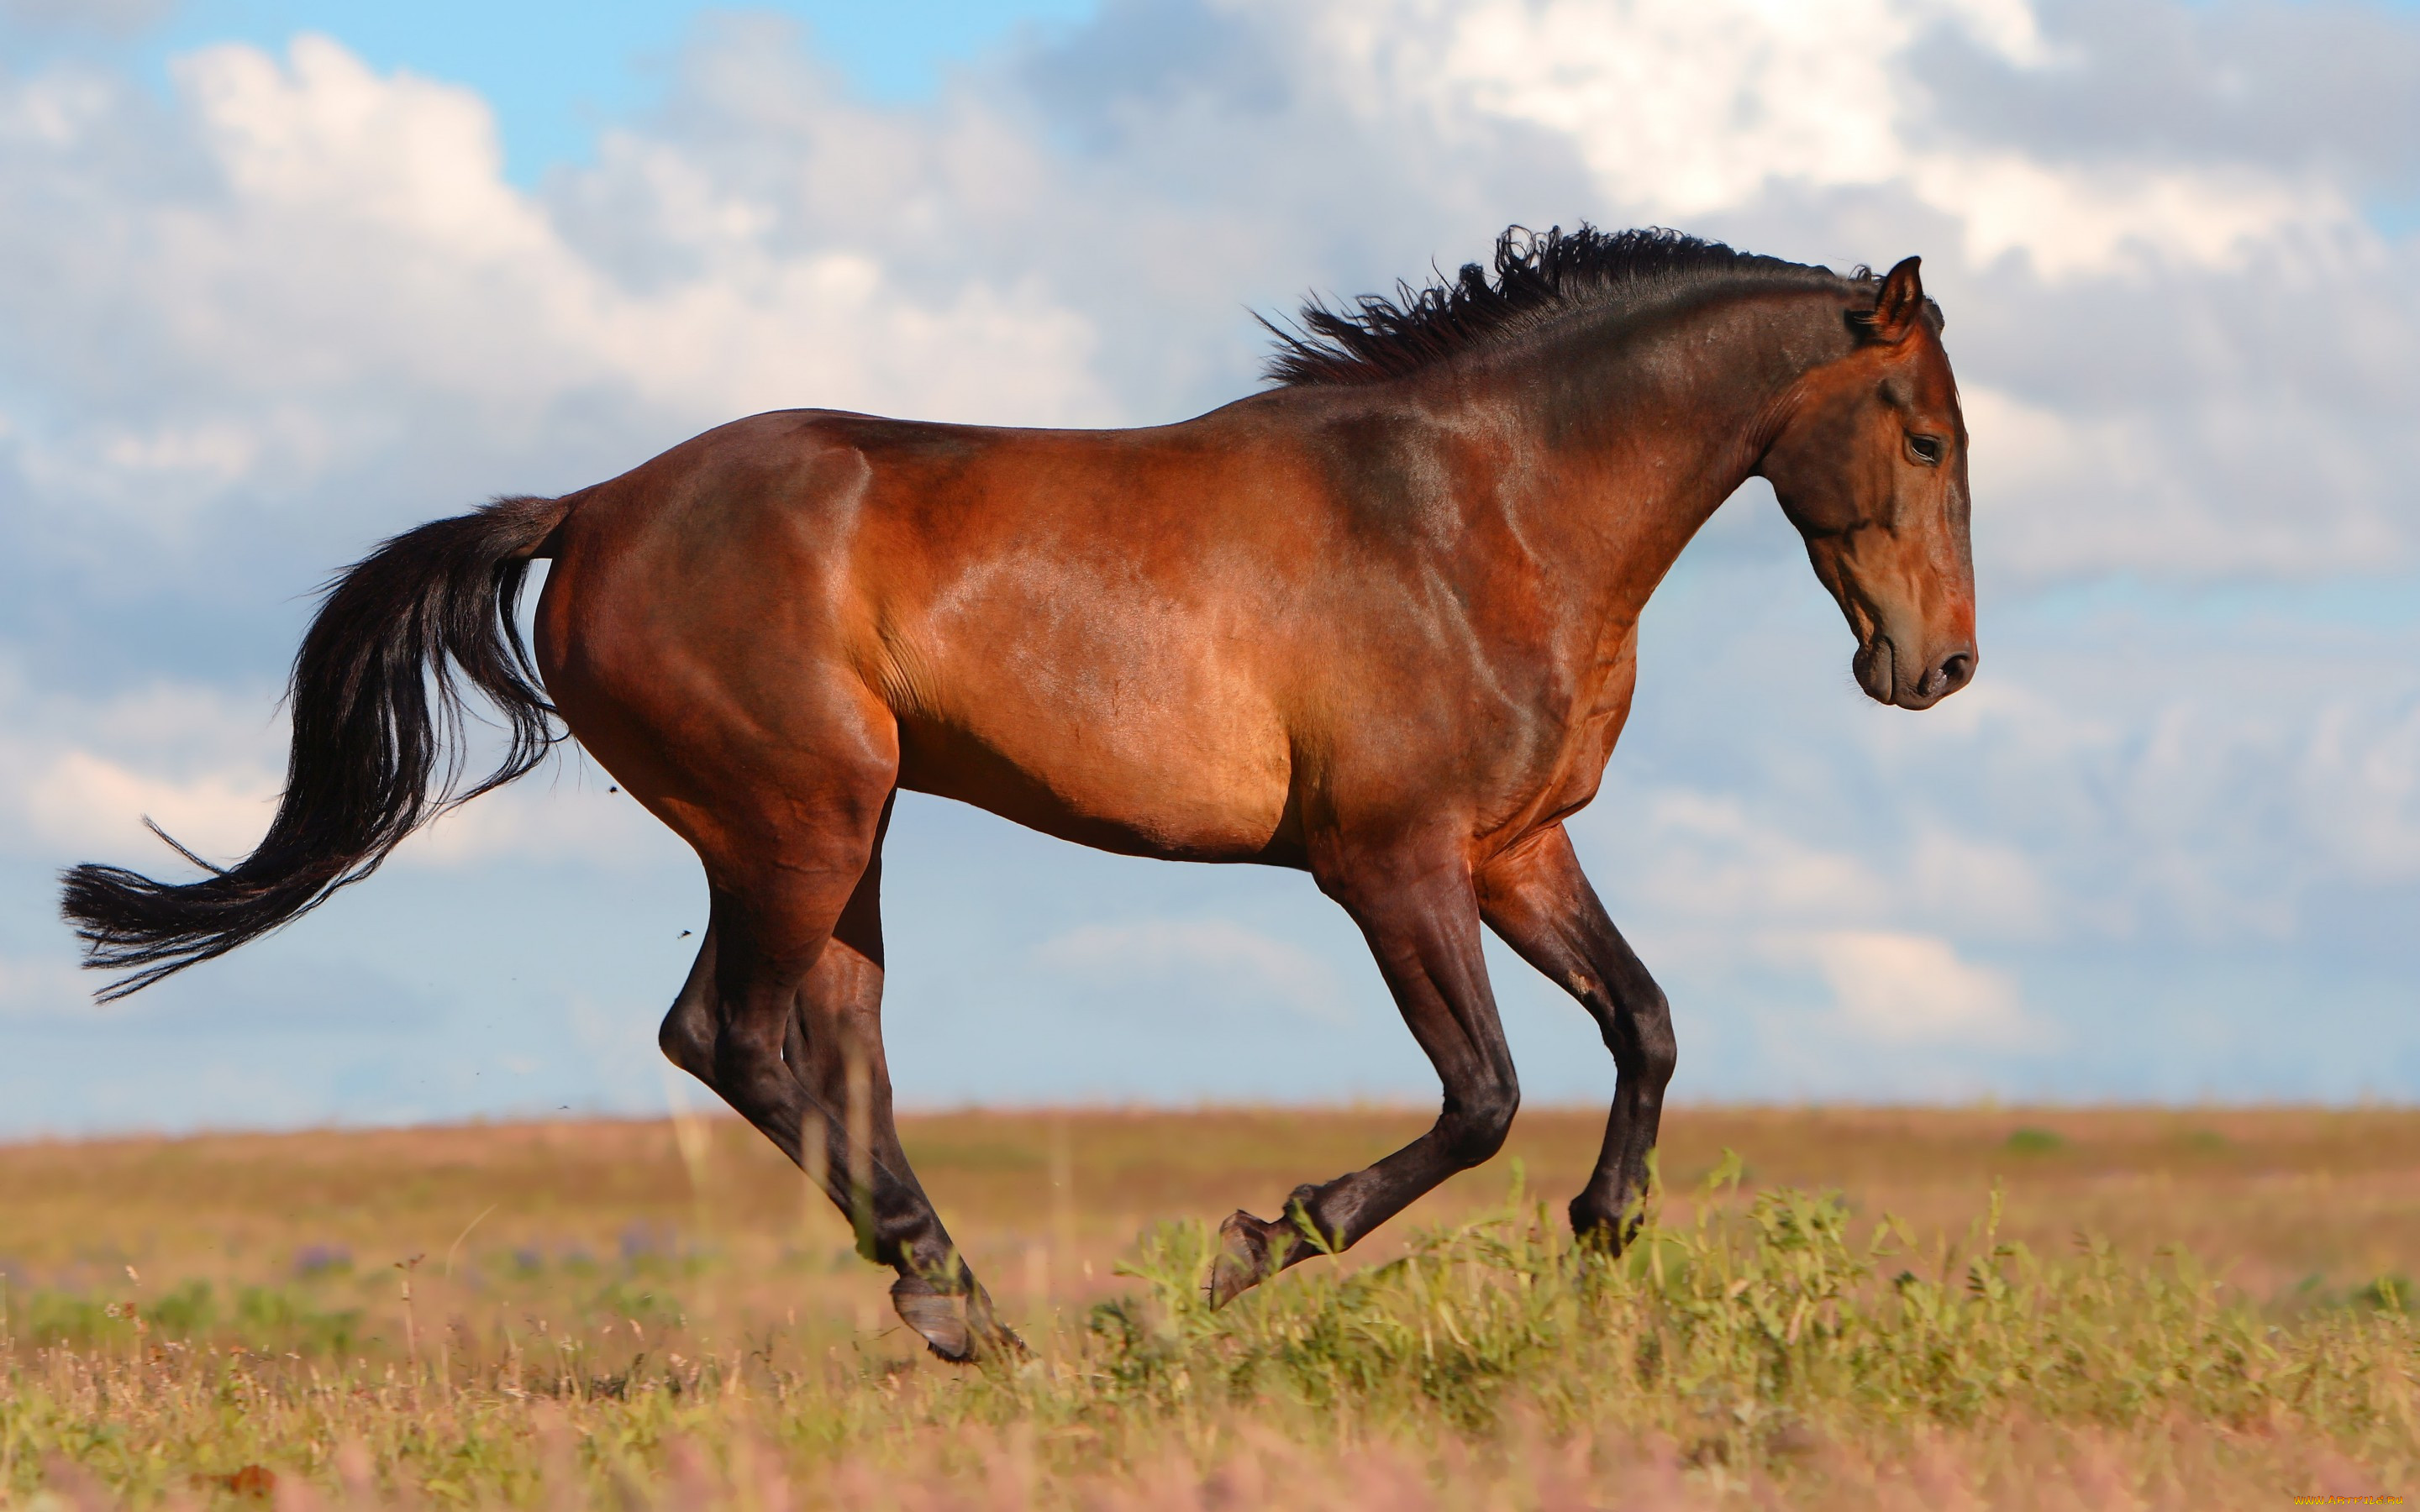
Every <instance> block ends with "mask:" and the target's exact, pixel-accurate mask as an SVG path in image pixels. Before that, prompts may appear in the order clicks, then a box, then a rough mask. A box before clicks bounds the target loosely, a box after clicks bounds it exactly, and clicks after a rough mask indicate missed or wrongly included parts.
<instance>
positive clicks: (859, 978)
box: [659, 804, 1023, 1361]
mask: <svg viewBox="0 0 2420 1512" xmlns="http://www.w3.org/2000/svg"><path fill="white" fill-rule="evenodd" d="M887 811H888V807H887V804H886V805H885V806H884V809H883V812H884V813H885V814H886V815H887ZM879 826H880V821H879V820H876V821H875V822H874V823H872V824H869V825H865V826H863V827H864V828H865V829H868V830H871V831H873V833H871V834H861V835H858V836H856V837H855V842H854V844H845V843H834V842H835V841H845V840H846V839H847V838H849V826H846V825H835V826H834V832H833V833H828V834H826V835H825V836H824V837H823V842H822V843H820V844H817V843H809V844H806V845H803V846H799V845H794V846H792V847H789V852H790V859H789V860H788V861H787V862H786V863H785V864H781V865H773V866H766V867H761V868H748V869H745V870H744V871H741V870H739V869H734V868H728V867H723V868H714V867H711V865H710V870H716V871H721V872H723V874H724V875H725V876H726V877H729V876H731V875H732V874H733V873H734V872H735V871H737V872H738V874H739V875H742V876H745V877H746V878H747V879H748V880H747V881H745V882H743V883H742V884H740V885H738V886H730V885H727V884H725V885H718V886H717V887H715V888H714V894H713V915H712V918H711V919H710V921H709V922H708V924H707V928H706V938H705V940H704V941H703V942H702V943H701V945H700V947H699V950H698V959H697V963H696V964H695V965H694V966H693V967H692V968H691V970H690V979H689V981H688V983H687V985H685V986H684V988H683V989H682V992H681V994H680V996H679V997H678V998H677V999H675V1002H674V1004H673V1008H672V1011H670V1012H669V1013H668V1014H667V1015H666V1017H665V1020H664V1025H663V1029H662V1031H661V1034H660V1036H659V1042H660V1043H661V1045H662V1047H663V1050H664V1053H665V1054H666V1055H667V1056H668V1057H670V1058H671V1059H672V1060H673V1062H674V1063H675V1065H678V1066H680V1067H681V1068H682V1069H684V1070H686V1071H688V1072H690V1073H691V1074H693V1075H696V1076H697V1077H698V1078H699V1079H700V1080H702V1081H704V1082H705V1083H706V1085H707V1086H709V1087H711V1088H714V1089H715V1091H716V1092H718V1093H720V1094H721V1097H722V1099H723V1101H725V1102H726V1103H730V1104H731V1106H732V1107H733V1108H734V1109H736V1110H737V1112H738V1113H739V1114H740V1115H741V1116H742V1117H743V1118H745V1119H748V1120H749V1122H751V1123H752V1124H754V1125H755V1126H756V1128H757V1129H758V1131H759V1132H761V1133H762V1134H765V1136H766V1137H767V1138H768V1139H770V1140H772V1142H773V1143H774V1145H775V1146H776V1148H778V1149H781V1150H782V1152H783V1154H785V1155H787V1156H789V1157H790V1159H791V1160H792V1161H794V1162H797V1163H799V1165H800V1166H801V1167H802V1168H806V1169H809V1170H810V1171H814V1173H815V1174H817V1175H819V1176H820V1179H821V1180H822V1182H823V1186H824V1190H825V1193H826V1195H827V1196H830V1198H831V1200H832V1202H833V1204H834V1205H835V1206H836V1207H838V1208H839V1209H840V1211H842V1212H843V1213H844V1214H845V1215H846V1216H847V1217H848V1218H849V1220H850V1222H851V1225H852V1227H853V1228H854V1229H855V1230H856V1232H857V1238H858V1247H859V1250H860V1252H861V1253H862V1254H864V1255H865V1256H866V1257H868V1258H870V1259H874V1260H876V1261H878V1262H879V1263H882V1264H885V1265H889V1266H891V1267H892V1269H894V1270H896V1271H897V1272H898V1273H899V1280H898V1282H897V1283H896V1284H895V1285H894V1286H893V1287H892V1305H893V1306H894V1308H896V1310H897V1311H898V1313H899V1315H900V1317H901V1319H904V1320H905V1321H906V1322H907V1324H908V1325H909V1326H910V1327H913V1328H914V1329H915V1330H916V1331H917V1333H918V1334H919V1335H922V1336H923V1339H924V1341H925V1342H926V1344H927V1345H929V1346H930V1347H931V1349H932V1350H933V1351H934V1353H936V1354H938V1355H939V1356H941V1357H942V1358H944V1359H948V1360H955V1361H965V1360H972V1359H985V1358H993V1357H1014V1356H1016V1355H1017V1354H1019V1353H1021V1352H1022V1350H1023V1346H1022V1345H1021V1344H1019V1343H1018V1342H1017V1340H1016V1335H1013V1334H1011V1333H1009V1332H1008V1330H1007V1329H1005V1328H1003V1327H1001V1325H1000V1324H999V1322H998V1321H997V1319H995V1318H994V1316H993V1312H992V1307H991V1301H990V1298H989V1296H988V1295H987V1294H986V1293H985V1291H984V1289H983V1288H982V1285H981V1284H980V1283H979V1282H978V1281H976V1279H975V1277H974V1274H973V1273H972V1271H971V1270H970V1269H969V1268H968V1266H967V1264H966V1262H965V1260H964V1259H963V1258H962V1257H960V1256H959V1255H958V1252H957V1248H956V1246H955V1244H954V1242H952V1241H951V1239H950V1236H949V1231H948V1230H947V1228H945V1227H943V1226H942V1223H941V1220H940V1216H939V1213H937V1212H936V1211H934V1209H933V1205H932V1202H931V1200H930V1199H929V1198H927V1197H926V1196H925V1195H924V1191H923V1186H922V1184H921V1183H919V1182H918V1181H917V1180H916V1178H915V1175H914V1173H913V1171H912V1170H910V1169H909V1168H908V1165H907V1158H906V1155H905V1153H904V1152H903V1151H902V1150H901V1149H900V1147H899V1141H898V1134H897V1132H896V1130H895V1128H894V1127H893V1126H892V1119H891V1111H890V1103H891V1094H890V1085H889V1076H888V1072H887V1069H886V1068H885V1066H884V1062H883V1060H882V1057H881V1055H880V1023H879V1016H878V1015H879V1004H880V991H881V973H880V961H881V943H880V934H879V922H878V917H877V916H876V915H875V911H874V899H875V896H876V889H878V887H879V872H878V868H877V867H876V865H875V864H874V856H875V855H876V847H877V844H878V837H879ZM801 851H804V852H806V853H807V854H804V855H801V854H799V853H800V852H801ZM818 853H819V854H818ZM861 897H862V899H863V902H862V903H860V902H859V900H860V898H861ZM866 919H871V920H872V921H873V925H874V928H873V932H872V933H871V934H870V935H869V934H868V933H866V931H865V930H864V928H863V927H862V924H861V920H866ZM818 1030H821V1031H822V1032H820V1033H819V1032H818ZM869 1040H870V1046H869V1044H868V1041H869ZM817 1041H821V1044H822V1046H823V1047H825V1048H824V1049H823V1050H822V1051H821V1052H819V1051H818V1049H817V1048H816V1046H817ZM853 1094H854V1095H853ZM817 1145H819V1146H820V1151H819V1152H818V1151H817V1149H816V1146H817ZM817 1166H820V1167H821V1169H820V1170H819V1171H816V1170H815V1168H816V1167H817Z"/></svg>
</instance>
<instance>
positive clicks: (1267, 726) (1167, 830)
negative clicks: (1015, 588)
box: [898, 602, 1293, 860]
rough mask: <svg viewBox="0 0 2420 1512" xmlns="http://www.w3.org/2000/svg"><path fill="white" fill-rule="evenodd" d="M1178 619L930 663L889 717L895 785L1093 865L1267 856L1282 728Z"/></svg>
mask: <svg viewBox="0 0 2420 1512" xmlns="http://www.w3.org/2000/svg"><path fill="white" fill-rule="evenodd" d="M1092 607H1093V608H1094V609H1103V608H1105V607H1108V606H1103V605H1102V604H1100V603H1098V602H1095V604H1094V605H1093V606H1092ZM1187 618H1188V617H1187V616H1182V615H1168V614H1165V613H1159V614H1142V613H1134V614H1124V615H1121V614H1117V613H1114V612H1110V613H1106V614H1102V615H1100V616H1098V617H1097V618H1095V617H1094V616H1087V620H1088V622H1091V623H1087V624H1084V625H1059V626H1052V625H1048V624H1047V623H1043V624H1037V623H1036V622H1033V621H1027V622H1026V625H1027V628H1026V629H1025V630H1024V631H1023V632H1021V633H1019V634H1016V635H1014V636H1008V637H1003V638H1002V639H1001V640H998V641H992V642H985V641H982V640H977V641H975V642H974V644H975V645H977V646H979V647H980V648H981V649H980V652H979V654H976V655H971V656H936V657H933V658H931V661H930V662H929V663H928V665H929V666H930V669H931V670H930V672H929V673H928V675H927V676H926V677H925V678H924V679H923V681H924V682H925V683H926V685H927V687H926V689H925V692H924V695H923V696H922V697H918V698H915V699H913V700H903V701H902V702H904V703H907V707H901V708H899V711H898V712H899V718H900V785H901V786H903V787H906V788H908V789H910V790H913V791H916V792H923V793H934V794H939V795H942V796H945V797H953V798H958V799H961V800H963V801H966V802H969V803H972V804H975V805H977V806H978V807H981V808H985V809H988V810H991V811H993V812H995V813H999V814H1001V815H1002V816H1003V817H1005V818H1008V819H1012V820H1015V821H1016V822H1017V823H1019V824H1022V825H1028V826H1030V827H1032V828H1034V829H1038V830H1041V831H1043V832H1044V833H1046V834H1051V835H1057V836H1060V837H1062V838H1063V839H1067V840H1072V841H1078V842H1080V843H1083V844H1087V845H1093V846H1096V847H1099V848H1101V849H1104V850H1112V851H1120V852H1125V853H1128V854H1132V855H1139V856H1165V857H1170V858H1177V859H1192V860H1243V859H1249V858H1252V857H1255V856H1263V855H1264V854H1265V853H1267V852H1268V851H1269V850H1270V848H1271V847H1272V845H1273V844H1274V843H1279V842H1280V841H1281V839H1282V830H1283V827H1284V825H1285V820H1286V814H1287V795H1288V790H1289V784H1290V781H1291V776H1292V766H1293V763H1292V760H1291V756H1290V749H1289V745H1288V741H1287V737H1286V732H1285V727H1284V724H1283V722H1282V720H1281V719H1280V717H1279V714H1278V711H1277V709H1276V707H1275V704H1274V702H1273V701H1272V700H1271V699H1270V698H1269V697H1268V696H1267V694H1266V692H1265V691H1264V689H1263V688H1262V687H1260V686H1259V684H1258V680H1257V679H1256V678H1255V677H1253V676H1252V675H1251V672H1250V669H1249V665H1247V664H1246V663H1245V662H1244V660H1243V659H1242V658H1241V657H1240V656H1229V655H1222V651H1226V650H1233V649H1235V648H1234V647H1233V642H1231V641H1225V640H1223V638H1221V637H1219V636H1218V635H1217V634H1216V633H1215V631H1214V630H1211V629H1208V628H1205V627H1204V626H1202V625H1199V624H1192V623H1187ZM1104 625H1106V626H1107V628H1106V629H1105V628H1104Z"/></svg>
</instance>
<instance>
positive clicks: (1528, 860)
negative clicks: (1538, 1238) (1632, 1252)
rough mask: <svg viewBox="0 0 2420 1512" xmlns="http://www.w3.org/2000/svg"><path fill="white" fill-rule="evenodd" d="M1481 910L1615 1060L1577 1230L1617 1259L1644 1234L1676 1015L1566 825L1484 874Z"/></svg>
mask: <svg viewBox="0 0 2420 1512" xmlns="http://www.w3.org/2000/svg"><path fill="white" fill-rule="evenodd" d="M1478 881H1479V908H1480V915H1481V918H1484V919H1486V921H1487V926H1488V928H1490V929H1492V930H1494V931H1495V932H1496V933H1497V936H1498V937H1500V938H1501V939H1502V940H1503V941H1504V943H1505V944H1507V945H1509V946H1511V947H1512V949H1513V950H1514V951H1515V952H1517V953H1518V954H1519V955H1520V957H1521V959H1523V960H1524V961H1527V962H1528V963H1529V964H1531V965H1533V966H1535V967H1537V968H1538V969H1539V970H1540V971H1542V972H1544V973H1545V975H1546V977H1547V979H1548V980H1551V981H1553V982H1554V983H1555V984H1556V985H1557V986H1559V987H1561V988H1562V989H1563V990H1564V991H1565V992H1568V993H1570V994H1571V995H1573V996H1574V997H1575V998H1577V999H1578V1000H1579V1003H1580V1006H1581V1007H1583V1008H1585V1009H1587V1010H1588V1011H1589V1013H1590V1015H1591V1016H1592V1017H1594V1018H1595V1020H1596V1021H1597V1026H1598V1027H1599V1028H1600V1029H1601V1030H1602V1031H1603V1032H1604V1035H1605V1043H1606V1048H1607V1049H1609V1050H1611V1051H1612V1052H1613V1064H1614V1073H1615V1082H1614V1093H1613V1108H1612V1111H1611V1112H1610V1113H1608V1114H1607V1115H1606V1124H1605V1148H1604V1149H1603V1151H1602V1152H1601V1153H1600V1154H1599V1155H1598V1157H1597V1165H1596V1172H1595V1174H1594V1175H1593V1176H1592V1177H1590V1180H1589V1183H1588V1185H1587V1187H1586V1188H1584V1189H1583V1190H1582V1191H1581V1193H1580V1195H1579V1196H1575V1197H1574V1198H1573V1199H1572V1207H1571V1214H1572V1229H1573V1231H1574V1232H1575V1233H1576V1234H1578V1235H1579V1236H1580V1237H1581V1238H1582V1239H1592V1240H1596V1241H1598V1242H1603V1243H1605V1244H1606V1245H1607V1246H1608V1247H1609V1248H1611V1249H1613V1250H1615V1251H1616V1252H1619V1251H1620V1250H1621V1246H1622V1245H1623V1244H1624V1243H1626V1242H1628V1241H1629V1239H1630V1237H1631V1235H1632V1234H1633V1233H1634V1232H1635V1231H1636V1230H1637V1215H1636V1214H1635V1213H1633V1212H1632V1211H1631V1210H1632V1207H1633V1205H1634V1204H1636V1203H1637V1202H1639V1201H1640V1200H1642V1199H1643V1198H1644V1197H1645V1196H1646V1192H1647V1156H1648V1152H1649V1151H1650V1150H1652V1149H1654V1148H1655V1130H1656V1125H1657V1124H1658V1123H1659V1122H1660V1121H1661V1120H1662V1119H1663V1114H1664V1088H1665V1086H1666V1084H1668V1082H1670V1081H1671V1079H1672V1066H1673V1062H1674V1059H1675V1055H1676V1050H1675V1046H1674V1044H1673V1040H1672V1012H1671V1008H1670V1005H1668V1003H1667V1002H1666V1001H1665V999H1664V992H1663V989H1662V988H1659V987H1657V986H1656V985H1655V979H1654V978H1652V977H1651V976H1649V975H1648V974H1647V967H1646V966H1644V965H1643V964H1640V963H1639V960H1638V957H1637V954H1636V953H1635V952H1634V951H1633V950H1632V949H1630V942H1629V941H1627V940H1624V939H1623V938H1622V937H1621V931H1620V930H1618V929H1616V928H1614V926H1613V920H1612V919H1610V918H1606V912H1605V905H1604V904H1603V903H1599V902H1598V901H1597V896H1596V889H1595V888H1594V887H1590V886H1589V880H1588V877H1587V876H1586V875H1585V874H1584V873H1582V872H1581V871H1580V863H1579V857H1578V856H1575V855H1573V854H1572V841H1571V837H1570V836H1568V835H1566V834H1565V833H1564V832H1563V826H1562V825H1555V826H1554V827H1553V828H1551V829H1546V830H1541V831H1540V832H1539V833H1537V834H1536V835H1533V836H1531V837H1529V838H1528V840H1526V841H1522V843H1521V844H1519V845H1517V846H1515V847H1514V848H1513V849H1512V850H1511V851H1508V852H1506V853H1505V854H1504V855H1502V856H1498V857H1497V858H1496V859H1495V860H1494V861H1492V862H1490V863H1489V864H1488V865H1487V866H1486V867H1485V868H1483V869H1481V872H1480V874H1479V879H1478Z"/></svg>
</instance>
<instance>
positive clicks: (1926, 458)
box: [1907, 436, 1941, 467]
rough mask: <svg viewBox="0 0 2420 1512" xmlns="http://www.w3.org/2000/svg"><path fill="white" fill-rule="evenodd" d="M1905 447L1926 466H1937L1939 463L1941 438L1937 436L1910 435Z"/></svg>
mask: <svg viewBox="0 0 2420 1512" xmlns="http://www.w3.org/2000/svg"><path fill="white" fill-rule="evenodd" d="M1907 449H1908V451H1909V452H1910V453H1911V454H1912V455H1914V456H1915V457H1916V460H1917V461H1919V462H1921V463H1923V464H1924V465H1925V466H1926V467H1937V466H1939V465H1940V463H1941V438H1940V437H1938V436H1910V437H1909V438H1908V439H1907Z"/></svg>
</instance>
